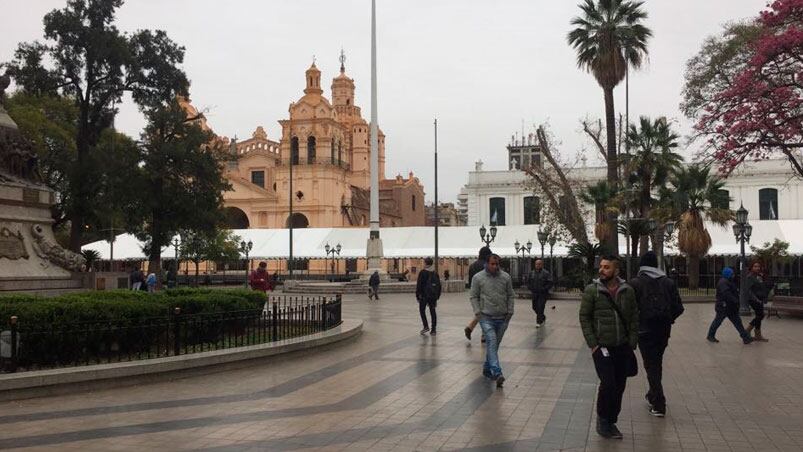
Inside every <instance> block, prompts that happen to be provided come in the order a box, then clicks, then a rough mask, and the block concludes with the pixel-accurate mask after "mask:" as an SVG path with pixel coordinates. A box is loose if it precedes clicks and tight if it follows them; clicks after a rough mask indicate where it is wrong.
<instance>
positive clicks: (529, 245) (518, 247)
mask: <svg viewBox="0 0 803 452" xmlns="http://www.w3.org/2000/svg"><path fill="white" fill-rule="evenodd" d="M513 247H514V248H515V249H516V259H517V260H518V266H519V281H521V280H522V279H524V272H523V271H522V266H521V259H519V253H521V257H522V258H523V257H524V253H527V254H530V250H532V249H533V242H531V241H529V240H527V244H526V245H523V246H522V244H521V243H519V241H518V240H516V242H515V243H514V244H513Z"/></svg>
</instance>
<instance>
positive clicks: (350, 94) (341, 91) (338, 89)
mask: <svg viewBox="0 0 803 452" xmlns="http://www.w3.org/2000/svg"><path fill="white" fill-rule="evenodd" d="M332 104H333V105H335V106H336V107H353V106H354V80H353V79H351V78H349V77H348V76H347V75H346V54H345V52H343V50H341V51H340V75H338V76H337V77H335V79H334V80H332Z"/></svg>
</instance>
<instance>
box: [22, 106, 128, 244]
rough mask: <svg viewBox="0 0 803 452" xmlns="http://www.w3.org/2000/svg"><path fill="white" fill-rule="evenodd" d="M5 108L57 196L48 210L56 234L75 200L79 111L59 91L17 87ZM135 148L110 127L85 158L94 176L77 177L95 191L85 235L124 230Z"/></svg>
mask: <svg viewBox="0 0 803 452" xmlns="http://www.w3.org/2000/svg"><path fill="white" fill-rule="evenodd" d="M7 104H8V111H9V114H10V115H11V117H12V118H13V119H14V121H15V122H16V123H17V125H18V126H19V128H20V132H21V133H22V135H23V136H24V137H25V138H26V139H28V141H29V142H30V143H31V145H32V147H33V150H34V151H35V152H36V154H37V156H38V158H39V168H40V172H41V173H42V177H43V181H44V183H45V184H46V185H47V186H48V187H50V188H51V189H53V190H54V191H55V192H56V193H57V194H58V196H57V197H56V203H55V205H54V206H53V208H52V210H53V211H52V215H53V219H54V221H55V223H54V228H55V230H56V232H57V237H58V236H60V235H62V234H60V233H61V232H62V231H63V230H64V226H65V224H68V223H69V222H68V217H67V212H70V211H72V210H73V207H72V205H73V202H74V198H73V197H72V196H71V194H72V193H73V190H72V183H73V180H72V179H71V178H70V177H69V174H70V169H71V167H72V165H73V164H74V162H75V156H76V146H75V130H76V124H77V122H78V109H77V108H76V106H75V103H74V102H73V100H72V99H71V98H69V97H66V96H59V95H49V94H43V95H35V94H31V93H28V92H25V91H17V92H16V93H14V94H12V95H11V96H9V98H8V100H7ZM138 155H139V152H138V150H137V147H136V143H135V142H134V141H133V140H132V139H131V138H129V137H128V136H126V135H124V134H122V133H119V132H116V131H115V130H114V129H112V128H107V129H104V130H103V131H102V132H101V134H100V137H99V139H98V143H97V145H96V147H95V152H93V153H92V154H90V155H89V156H88V158H87V164H88V165H91V166H92V170H91V171H92V173H93V174H95V177H94V178H93V179H91V180H88V181H81V183H83V184H86V185H87V186H89V187H90V189H91V191H92V192H93V193H94V197H93V203H94V207H93V209H92V210H91V212H90V214H89V215H88V216H87V217H86V218H85V221H84V237H85V238H86V239H88V240H101V239H106V238H108V237H109V234H110V233H111V231H110V229H115V231H116V232H117V233H119V232H122V230H123V229H124V227H125V225H124V219H123V215H122V204H123V203H124V202H125V201H124V196H123V194H124V192H125V190H126V185H127V184H126V181H125V179H124V178H123V176H124V174H125V173H126V172H127V168H129V167H132V166H136V165H137V163H138V158H139V157H138Z"/></svg>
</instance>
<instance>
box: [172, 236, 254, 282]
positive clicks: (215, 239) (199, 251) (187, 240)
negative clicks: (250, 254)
mask: <svg viewBox="0 0 803 452" xmlns="http://www.w3.org/2000/svg"><path fill="white" fill-rule="evenodd" d="M239 240H240V238H239V237H238V236H236V235H234V234H233V233H232V232H231V230H229V229H216V230H214V231H182V232H181V248H180V253H181V257H182V258H184V259H187V260H190V261H192V263H193V264H195V285H196V286H197V285H198V281H199V274H198V273H199V270H198V269H199V266H200V264H201V262H203V261H233V260H236V259H239V257H240V251H239V248H238V245H237V243H238V241H239Z"/></svg>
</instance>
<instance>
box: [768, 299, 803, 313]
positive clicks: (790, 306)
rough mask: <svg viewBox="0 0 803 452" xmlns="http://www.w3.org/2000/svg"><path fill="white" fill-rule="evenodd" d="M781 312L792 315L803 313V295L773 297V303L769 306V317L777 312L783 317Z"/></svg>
mask: <svg viewBox="0 0 803 452" xmlns="http://www.w3.org/2000/svg"><path fill="white" fill-rule="evenodd" d="M781 312H784V313H787V314H791V315H803V297H788V296H780V295H776V296H775V297H774V298H773V299H772V304H770V305H769V306H768V308H767V317H770V316H771V315H773V314H775V316H776V317H778V318H780V317H781V314H780V313H781Z"/></svg>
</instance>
